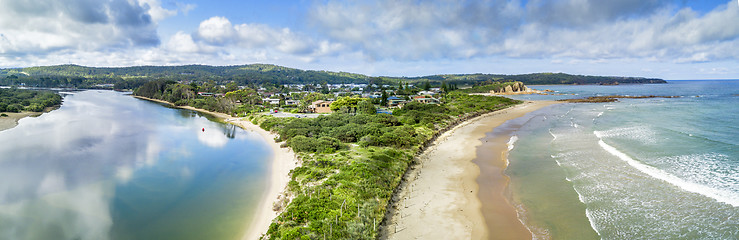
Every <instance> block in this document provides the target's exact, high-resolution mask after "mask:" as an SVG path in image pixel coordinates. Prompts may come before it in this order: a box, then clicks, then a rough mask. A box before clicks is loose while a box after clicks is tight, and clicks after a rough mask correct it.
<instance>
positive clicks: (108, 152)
mask: <svg viewBox="0 0 739 240" xmlns="http://www.w3.org/2000/svg"><path fill="white" fill-rule="evenodd" d="M202 128H205V129H206V131H204V132H203V131H201V129H202ZM242 135H243V136H244V137H241V136H242ZM247 135H249V134H248V133H246V132H245V131H243V130H241V129H239V128H235V127H234V126H230V125H224V124H219V123H214V122H212V121H209V120H207V119H206V118H203V117H199V116H198V114H196V113H194V112H192V111H184V110H175V109H168V108H163V107H161V106H158V105H156V104H153V103H150V102H145V101H142V100H137V99H133V98H131V97H129V96H124V95H122V94H119V93H115V92H107V91H87V92H79V93H76V94H74V95H69V96H66V98H65V100H64V104H63V105H62V107H61V108H60V109H58V110H56V111H53V112H51V113H48V114H43V115H42V116H40V117H38V118H25V119H22V120H21V122H20V124H19V125H18V126H17V127H16V128H13V129H9V130H6V131H3V132H0V142H2V143H3V144H1V145H0V239H109V238H112V239H137V238H138V239H141V238H151V237H152V236H154V235H147V234H153V233H154V232H156V233H161V232H166V233H168V235H171V236H187V235H188V234H187V232H188V231H198V232H204V233H201V234H200V235H193V236H203V235H202V234H206V235H205V236H206V237H209V238H212V237H220V236H224V234H225V235H229V234H233V235H238V231H240V230H238V229H235V227H234V228H232V229H230V231H231V232H229V231H225V232H224V231H223V229H221V230H219V231H220V232H217V231H216V230H208V228H214V227H212V226H213V224H221V223H217V222H216V223H210V225H208V223H202V224H201V223H200V222H198V220H197V219H194V220H188V221H194V222H189V223H188V224H194V223H197V224H195V225H202V227H194V228H191V229H181V228H179V227H178V225H176V224H175V225H174V226H169V227H159V228H158V229H157V230H156V231H155V230H150V231H140V232H136V230H135V228H133V227H132V225H131V223H136V222H140V221H143V220H141V219H142V218H141V216H148V215H142V212H141V211H136V209H148V211H149V212H154V213H158V214H159V216H157V218H156V219H149V220H147V222H148V223H150V224H151V225H160V226H168V225H173V224H171V222H173V220H172V219H175V218H177V216H178V215H183V214H185V215H186V214H189V212H188V211H196V210H197V211H202V210H198V209H197V208H207V209H211V210H213V211H217V210H218V209H221V208H224V209H225V208H236V211H232V212H231V213H228V214H224V215H226V216H225V217H226V218H232V219H240V220H239V222H238V223H232V225H234V226H236V225H240V226H239V228H240V227H242V226H243V224H244V221H245V220H243V219H245V217H244V216H245V215H246V214H248V213H249V212H250V211H252V210H251V208H249V205H248V203H249V201H256V200H254V199H256V198H257V197H258V196H259V193H261V189H263V185H264V184H266V183H265V182H264V181H263V179H264V170H265V162H266V160H267V159H268V156H269V154H270V153H269V152H267V151H268V148H267V147H266V145H264V143H263V142H261V139H259V138H254V137H251V136H247ZM244 146H248V147H244ZM215 160H220V161H215ZM214 170H215V171H214ZM214 187H215V188H224V189H228V188H229V187H236V188H241V189H239V190H238V191H223V192H217V191H212V190H209V189H212V188H214ZM244 189H248V191H246V190H244ZM205 193H207V194H214V195H213V196H212V197H211V198H207V199H201V198H202V197H200V196H201V195H202V194H205ZM150 194H153V195H151V196H150ZM183 198H187V199H183ZM239 198H240V199H239ZM193 199H197V200H193ZM234 199H239V200H238V201H236V200H234ZM250 199H251V200H250ZM239 203H241V204H239ZM237 204H238V205H237ZM242 204H243V205H242ZM142 205H147V206H154V207H142ZM180 205H188V206H190V207H189V208H188V209H184V210H181V211H180V212H177V211H173V210H172V209H171V208H176V207H177V206H180ZM214 205H215V206H214ZM244 205H245V206H244ZM192 208H194V209H192ZM167 209H169V210H167ZM232 210H233V209H232ZM238 216H241V217H240V218H239V217H238ZM211 220H213V219H211ZM183 221H185V220H183ZM201 221H202V220H201ZM232 221H233V220H232ZM178 223H183V222H181V221H180V222H178ZM221 225H222V224H221ZM209 226H210V227H209ZM178 229H180V230H178ZM233 231H236V232H235V233H233ZM181 232H185V234H183V235H179V234H178V233H181ZM208 234H210V235H208ZM190 235H192V234H190ZM164 238H166V237H164ZM180 238H182V237H180ZM184 238H187V237H184Z"/></svg>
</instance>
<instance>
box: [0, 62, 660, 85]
mask: <svg viewBox="0 0 739 240" xmlns="http://www.w3.org/2000/svg"><path fill="white" fill-rule="evenodd" d="M153 79H166V80H174V81H180V80H184V81H211V80H212V81H215V82H217V83H225V82H236V83H238V84H240V85H247V84H264V83H274V84H322V83H332V84H337V83H368V82H372V83H377V84H397V82H399V81H402V82H408V83H411V84H412V83H417V82H426V81H428V82H430V83H431V84H432V85H439V84H441V82H448V83H456V84H458V85H473V84H475V83H477V84H479V83H481V82H494V81H520V82H523V83H524V84H527V85H537V84H611V83H615V82H618V83H665V81H664V80H662V79H653V78H636V77H608V76H583V75H570V74H565V73H532V74H520V75H501V74H480V73H477V74H447V75H431V76H423V77H370V76H367V75H362V74H354V73H346V72H330V71H314V70H300V69H295V68H288V67H282V66H276V65H270V64H250V65H237V66H207V65H184V66H136V67H120V68H110V67H85V66H78V65H57V66H42V67H28V68H10V69H0V85H21V84H25V85H28V86H38V87H90V86H94V85H96V84H120V83H130V82H146V81H149V80H153Z"/></svg>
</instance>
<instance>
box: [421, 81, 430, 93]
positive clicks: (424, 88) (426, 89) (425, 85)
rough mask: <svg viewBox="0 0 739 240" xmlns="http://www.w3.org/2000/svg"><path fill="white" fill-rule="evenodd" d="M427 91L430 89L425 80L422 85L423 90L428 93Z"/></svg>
mask: <svg viewBox="0 0 739 240" xmlns="http://www.w3.org/2000/svg"><path fill="white" fill-rule="evenodd" d="M429 89H431V83H429V81H428V80H426V83H425V84H423V90H424V91H428V90H429Z"/></svg>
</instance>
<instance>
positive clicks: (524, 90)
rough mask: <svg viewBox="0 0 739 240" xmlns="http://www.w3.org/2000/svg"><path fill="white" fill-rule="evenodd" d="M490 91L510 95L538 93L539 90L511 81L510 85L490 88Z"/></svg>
mask: <svg viewBox="0 0 739 240" xmlns="http://www.w3.org/2000/svg"><path fill="white" fill-rule="evenodd" d="M490 93H492V94H503V95H511V94H532V93H539V91H537V90H534V89H531V88H529V87H527V86H526V85H523V83H522V82H518V81H516V82H513V83H512V84H510V85H507V86H505V87H504V88H500V89H497V90H495V89H494V90H491V91H490Z"/></svg>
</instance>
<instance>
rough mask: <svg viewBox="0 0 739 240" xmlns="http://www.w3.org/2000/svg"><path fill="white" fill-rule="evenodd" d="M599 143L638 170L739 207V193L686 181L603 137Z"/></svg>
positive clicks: (686, 189) (599, 135)
mask: <svg viewBox="0 0 739 240" xmlns="http://www.w3.org/2000/svg"><path fill="white" fill-rule="evenodd" d="M595 135H596V136H598V138H601V134H599V133H597V131H596V133H595ZM598 144H599V145H600V146H601V148H603V149H604V150H606V151H607V152H608V153H610V154H612V155H614V156H616V157H618V158H619V159H621V160H623V161H624V162H626V163H628V164H629V165H631V166H632V167H634V168H636V169H637V170H639V171H641V172H643V173H645V174H647V175H649V176H651V177H653V178H656V179H659V180H662V181H665V182H667V183H670V184H672V185H675V186H677V187H679V188H681V189H683V190H685V191H688V192H693V193H697V194H701V195H703V196H706V197H710V198H713V199H715V200H717V201H719V202H722V203H727V204H730V205H732V206H734V207H739V194H736V193H732V192H728V191H724V190H720V189H715V188H712V187H708V186H704V185H701V184H696V183H693V182H688V181H685V180H683V179H681V178H679V177H676V176H674V175H671V174H669V173H666V172H664V171H662V170H660V169H657V168H655V167H652V166H649V165H646V164H643V163H641V162H639V161H637V160H634V159H633V158H631V157H629V156H628V155H626V154H625V153H623V152H621V151H619V150H618V149H616V148H615V147H613V146H611V145H608V144H607V143H605V142H603V139H599V140H598Z"/></svg>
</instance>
